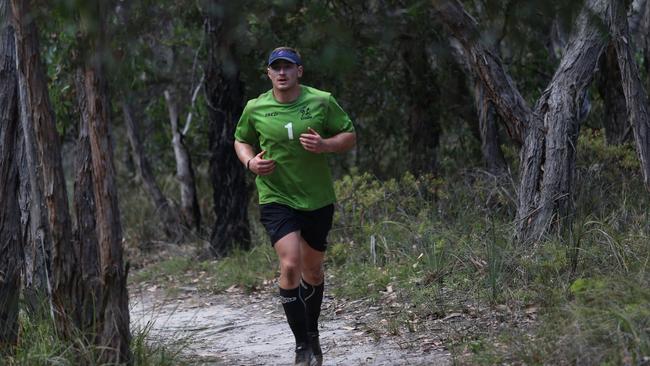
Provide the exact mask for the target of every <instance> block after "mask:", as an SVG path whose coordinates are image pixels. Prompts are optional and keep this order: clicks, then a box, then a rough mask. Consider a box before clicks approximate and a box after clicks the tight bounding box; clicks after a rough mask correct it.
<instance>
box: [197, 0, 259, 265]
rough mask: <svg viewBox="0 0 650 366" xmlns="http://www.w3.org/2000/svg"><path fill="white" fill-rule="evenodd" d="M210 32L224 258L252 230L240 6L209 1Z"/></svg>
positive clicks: (214, 156)
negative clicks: (237, 33)
mask: <svg viewBox="0 0 650 366" xmlns="http://www.w3.org/2000/svg"><path fill="white" fill-rule="evenodd" d="M204 6H205V8H204V11H205V18H206V22H205V27H206V28H205V31H206V34H207V36H206V39H207V49H208V61H207V65H206V70H205V75H206V77H205V88H204V90H205V94H206V104H207V107H208V118H209V123H210V132H209V144H210V179H211V181H212V187H213V201H214V212H215V216H216V222H215V224H214V227H213V230H212V234H211V236H210V245H211V248H212V252H213V254H215V255H223V254H225V253H227V252H229V251H230V250H232V249H233V248H234V247H235V246H240V247H242V248H246V247H248V246H249V245H250V232H249V225H248V200H249V197H250V194H249V189H248V186H247V184H246V177H245V175H244V174H245V173H246V172H245V169H243V168H242V166H241V163H240V162H239V160H238V159H237V156H236V155H235V151H234V148H233V144H234V137H233V136H234V133H235V126H236V124H237V121H238V120H239V117H240V115H241V112H242V107H243V104H244V95H243V83H242V82H241V80H240V78H239V63H238V62H237V58H236V56H235V39H234V37H233V32H234V30H235V25H236V21H237V17H236V16H235V15H236V14H238V13H237V12H235V8H236V7H239V6H241V4H234V3H231V2H228V1H216V0H211V1H206V2H204Z"/></svg>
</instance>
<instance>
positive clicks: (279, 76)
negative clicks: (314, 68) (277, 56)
mask: <svg viewBox="0 0 650 366" xmlns="http://www.w3.org/2000/svg"><path fill="white" fill-rule="evenodd" d="M267 75H268V76H269V79H271V83H273V89H276V90H280V91H284V90H290V89H292V88H295V87H296V86H297V85H298V80H299V79H300V78H301V77H302V66H298V65H296V64H294V63H291V62H289V61H286V60H277V61H275V62H274V63H272V64H271V66H269V67H268V69H267Z"/></svg>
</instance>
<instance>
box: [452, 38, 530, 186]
mask: <svg viewBox="0 0 650 366" xmlns="http://www.w3.org/2000/svg"><path fill="white" fill-rule="evenodd" d="M450 46H451V48H452V50H453V55H454V58H455V60H456V63H457V64H458V65H459V66H460V68H462V69H463V70H464V72H465V74H467V77H466V78H465V79H467V80H468V82H467V84H469V85H468V86H469V87H468V89H470V90H471V91H472V92H471V94H472V98H473V101H474V107H475V109H476V116H477V117H478V133H476V134H477V135H478V136H477V137H478V138H479V139H480V141H481V154H482V155H483V160H484V162H485V167H486V168H487V170H488V172H490V173H492V174H494V175H501V174H503V173H505V172H506V171H507V170H508V164H507V163H506V160H505V158H504V156H503V152H502V151H501V146H500V143H499V130H498V126H497V120H496V117H497V111H496V108H495V107H494V103H493V102H492V100H491V99H490V95H489V93H487V92H486V90H485V86H484V84H483V82H482V80H481V79H480V78H479V76H478V75H476V74H475V72H474V69H473V68H472V67H471V65H470V64H469V63H468V61H467V58H466V57H465V51H464V49H463V46H462V45H461V44H460V42H458V40H457V39H455V38H451V39H450ZM491 49H492V50H494V47H491ZM494 52H496V51H494ZM515 141H518V140H517V139H515Z"/></svg>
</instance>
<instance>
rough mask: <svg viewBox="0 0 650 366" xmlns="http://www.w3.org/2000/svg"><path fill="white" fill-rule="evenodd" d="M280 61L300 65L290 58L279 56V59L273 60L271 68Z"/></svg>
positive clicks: (270, 62)
mask: <svg viewBox="0 0 650 366" xmlns="http://www.w3.org/2000/svg"><path fill="white" fill-rule="evenodd" d="M278 60H284V61H288V62H291V63H292V64H296V65H298V63H297V62H296V60H292V59H290V58H289V57H284V56H278V57H276V58H274V59H272V60H270V61H269V66H271V64H273V63H274V62H275V61H278Z"/></svg>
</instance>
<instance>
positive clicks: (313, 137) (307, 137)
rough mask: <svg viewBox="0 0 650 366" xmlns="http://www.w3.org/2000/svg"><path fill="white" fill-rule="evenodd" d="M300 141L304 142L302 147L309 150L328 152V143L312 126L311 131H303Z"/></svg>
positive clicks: (316, 152)
mask: <svg viewBox="0 0 650 366" xmlns="http://www.w3.org/2000/svg"><path fill="white" fill-rule="evenodd" d="M300 143H301V144H302V147H303V148H304V149H305V150H307V151H309V152H313V153H315V154H320V153H324V152H327V143H326V142H325V140H324V139H323V138H322V137H321V135H319V134H318V132H316V131H314V129H313V128H311V127H309V133H303V134H301V135H300Z"/></svg>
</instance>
